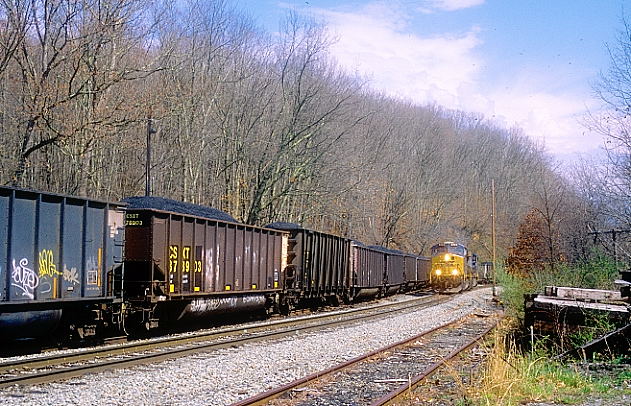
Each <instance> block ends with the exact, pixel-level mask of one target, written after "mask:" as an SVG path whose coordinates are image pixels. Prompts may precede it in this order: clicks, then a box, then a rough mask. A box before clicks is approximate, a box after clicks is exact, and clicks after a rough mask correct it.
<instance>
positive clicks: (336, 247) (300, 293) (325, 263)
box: [267, 222, 351, 307]
mask: <svg viewBox="0 0 631 406" xmlns="http://www.w3.org/2000/svg"><path fill="white" fill-rule="evenodd" d="M267 227H270V228H274V229H277V230H283V231H287V232H289V233H290V235H289V240H288V244H289V245H288V248H287V253H288V260H287V269H286V272H285V289H286V294H287V295H286V300H288V301H289V302H290V303H286V304H283V306H284V307H287V306H291V305H292V304H293V303H292V302H294V303H295V302H300V301H305V300H307V301H308V300H312V299H315V300H326V301H329V302H331V303H337V302H338V301H339V299H341V298H344V296H345V295H346V294H347V285H346V281H347V280H348V272H349V255H350V244H351V241H350V240H349V239H348V238H344V237H340V236H337V235H333V234H326V233H321V232H318V231H313V230H309V229H306V228H302V227H301V226H300V225H298V224H294V223H284V222H278V223H272V224H270V225H268V226H267ZM346 299H348V297H346Z"/></svg>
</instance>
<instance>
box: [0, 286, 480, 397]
mask: <svg viewBox="0 0 631 406" xmlns="http://www.w3.org/2000/svg"><path fill="white" fill-rule="evenodd" d="M490 302H491V289H490V288H486V289H480V290H476V291H472V292H467V293H464V294H461V295H457V296H454V297H453V300H450V301H449V302H447V303H443V304H439V305H435V306H432V307H429V308H426V309H423V310H419V311H417V312H411V313H405V314H401V315H397V316H391V317H389V318H387V319H384V320H377V321H371V322H365V323H364V324H361V325H355V326H351V327H337V328H331V329H325V330H321V331H318V332H309V333H300V334H296V335H295V336H292V337H290V338H283V339H278V340H274V341H270V342H268V343H256V344H248V345H243V346H240V347H237V348H228V349H222V350H217V351H212V352H207V353H200V354H197V355H195V356H190V357H184V358H179V359H175V360H171V361H165V362H161V363H158V364H154V365H145V366H140V367H133V368H129V369H124V370H114V371H109V372H105V373H99V374H93V375H87V376H84V377H82V378H75V379H71V380H68V381H64V382H58V383H52V384H46V385H38V386H29V387H18V386H16V387H10V388H6V389H3V390H0V404H2V405H7V406H8V405H50V404H58V405H64V404H73V405H94V404H108V405H128V404H133V405H190V404H208V405H226V404H230V403H233V402H235V401H238V400H241V399H244V398H247V397H250V396H253V395H255V394H257V393H260V392H263V391H266V390H269V389H272V388H274V387H277V386H279V385H282V384H285V383H288V382H291V381H293V380H295V379H298V378H301V377H303V376H305V375H308V374H311V373H314V372H317V371H320V370H323V369H326V368H329V367H331V366H334V365H336V364H339V363H341V362H344V361H346V360H348V359H350V358H353V357H356V356H359V355H361V354H364V353H367V352H370V351H373V350H375V349H377V348H380V347H383V346H386V345H388V344H391V343H394V342H397V341H400V340H402V339H405V338H406V337H411V336H413V335H416V334H419V333H421V332H423V331H426V330H429V329H431V328H434V327H436V326H438V325H441V324H443V323H446V322H449V321H452V320H455V319H458V318H460V317H462V316H464V315H466V314H469V313H472V312H474V311H482V312H485V311H489V310H490V309H491V305H490Z"/></svg>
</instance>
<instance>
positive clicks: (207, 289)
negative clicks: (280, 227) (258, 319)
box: [127, 209, 284, 302]
mask: <svg viewBox="0 0 631 406" xmlns="http://www.w3.org/2000/svg"><path fill="white" fill-rule="evenodd" d="M127 216H128V218H130V219H142V221H140V220H138V221H140V222H138V223H128V226H127V231H128V233H127V246H128V251H127V260H128V268H129V269H128V272H127V281H128V282H129V283H130V284H135V285H140V286H142V288H143V289H138V288H136V289H134V291H135V292H136V296H137V297H138V298H142V299H150V301H152V302H162V301H165V300H179V299H182V298H190V297H196V296H200V295H213V294H231V293H235V292H239V293H241V292H253V293H254V292H269V291H278V290H280V289H282V285H281V284H280V281H281V277H280V273H281V272H282V261H283V258H282V256H283V252H282V242H283V237H284V233H282V232H279V231H274V230H268V229H262V228H258V227H253V226H247V225H243V224H234V223H227V222H223V221H219V220H212V219H203V218H194V217H191V216H186V215H182V214H176V213H170V212H161V211H158V210H149V209H130V210H128V213H127ZM146 241H151V242H152V243H151V244H147V243H146ZM146 248H150V249H149V250H146V251H145V249H146ZM147 270H148V271H147ZM130 289H131V288H130ZM144 290H147V291H148V292H150V293H149V295H148V296H145V294H143V293H142V292H144Z"/></svg>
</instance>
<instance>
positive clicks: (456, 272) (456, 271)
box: [451, 268, 459, 276]
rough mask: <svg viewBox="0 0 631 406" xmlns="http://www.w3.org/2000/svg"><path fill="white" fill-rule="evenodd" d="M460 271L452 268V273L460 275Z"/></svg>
mask: <svg viewBox="0 0 631 406" xmlns="http://www.w3.org/2000/svg"><path fill="white" fill-rule="evenodd" d="M458 273H459V272H458V270H457V269H455V268H454V269H452V270H451V274H452V275H454V276H456V275H458Z"/></svg>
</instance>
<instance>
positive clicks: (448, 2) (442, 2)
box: [423, 0, 485, 11]
mask: <svg viewBox="0 0 631 406" xmlns="http://www.w3.org/2000/svg"><path fill="white" fill-rule="evenodd" d="M484 1H485V0H427V1H425V2H424V3H425V5H424V7H423V10H425V11H431V10H445V11H455V10H460V9H463V8H469V7H475V6H479V5H482V4H484Z"/></svg>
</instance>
